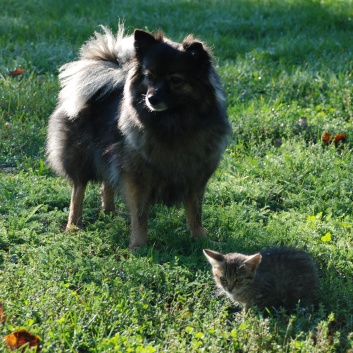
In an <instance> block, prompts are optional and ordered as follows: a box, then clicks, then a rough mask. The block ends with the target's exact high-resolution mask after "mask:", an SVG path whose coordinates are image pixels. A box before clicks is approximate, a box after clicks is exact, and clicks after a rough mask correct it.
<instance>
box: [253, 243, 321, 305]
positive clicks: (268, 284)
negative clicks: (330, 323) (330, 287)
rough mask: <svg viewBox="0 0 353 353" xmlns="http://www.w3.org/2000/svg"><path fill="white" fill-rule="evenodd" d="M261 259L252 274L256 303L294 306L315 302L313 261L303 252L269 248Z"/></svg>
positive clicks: (263, 252) (315, 274)
mask: <svg viewBox="0 0 353 353" xmlns="http://www.w3.org/2000/svg"><path fill="white" fill-rule="evenodd" d="M260 253H261V255H262V261H261V263H260V265H259V266H258V268H257V271H256V273H255V277H254V282H253V283H254V289H255V290H256V292H257V298H256V300H255V301H256V305H257V306H258V307H260V308H264V307H276V308H278V307H281V306H282V307H284V308H294V307H295V306H296V305H297V304H298V301H299V303H300V305H301V306H308V305H312V304H314V303H315V299H316V298H315V297H316V289H317V283H318V277H317V270H316V267H315V264H314V262H313V260H312V258H311V257H310V255H309V254H307V253H306V252H304V251H301V250H298V249H293V248H271V249H268V250H264V251H261V252H260Z"/></svg>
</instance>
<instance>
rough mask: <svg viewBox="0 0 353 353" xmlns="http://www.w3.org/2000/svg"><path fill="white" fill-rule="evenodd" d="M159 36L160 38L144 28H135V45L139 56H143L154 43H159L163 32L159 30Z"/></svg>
mask: <svg viewBox="0 0 353 353" xmlns="http://www.w3.org/2000/svg"><path fill="white" fill-rule="evenodd" d="M157 37H158V38H156V37H155V36H154V35H153V34H151V33H148V32H146V31H143V30H142V29H135V31H134V47H135V50H136V55H137V57H141V56H143V55H144V53H146V52H147V51H148V50H149V49H150V48H151V47H152V46H153V45H155V44H158V43H159V42H160V41H161V40H162V37H163V35H162V32H158V36H157Z"/></svg>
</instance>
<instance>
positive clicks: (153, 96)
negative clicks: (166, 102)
mask: <svg viewBox="0 0 353 353" xmlns="http://www.w3.org/2000/svg"><path fill="white" fill-rule="evenodd" d="M147 99H148V101H149V102H150V104H151V105H153V106H157V105H158V104H159V103H161V98H160V96H159V94H158V93H155V92H154V93H150V94H148V95H147Z"/></svg>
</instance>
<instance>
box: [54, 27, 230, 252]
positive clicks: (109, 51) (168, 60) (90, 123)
mask: <svg viewBox="0 0 353 353" xmlns="http://www.w3.org/2000/svg"><path fill="white" fill-rule="evenodd" d="M103 31H104V33H103V34H101V33H95V36H94V37H93V38H91V39H90V40H89V41H88V42H87V43H86V44H85V45H84V46H83V47H82V48H81V51H80V58H79V60H78V61H75V62H72V63H68V64H66V65H64V66H63V67H62V68H61V69H60V75H59V79H60V83H61V91H60V93H59V98H58V105H57V107H56V110H55V111H54V112H53V114H52V115H51V117H50V119H49V124H48V134H47V156H48V160H49V163H50V164H51V166H52V167H53V169H54V170H55V171H56V172H57V173H58V174H60V175H62V176H64V177H66V178H68V179H69V180H70V181H71V182H72V196H71V203H70V213H69V219H68V224H67V229H72V228H73V227H75V226H78V227H80V226H82V207H83V198H84V192H85V188H86V185H87V183H88V182H89V181H99V182H102V191H101V197H102V204H103V208H104V210H105V211H106V212H111V211H115V206H114V192H115V190H116V189H118V190H120V191H121V192H122V195H123V196H124V198H125V200H126V203H127V206H128V209H129V211H130V216H131V227H132V234H131V238H130V248H131V249H135V248H137V247H139V246H141V245H144V244H145V243H146V241H147V218H148V210H149V207H150V205H152V204H154V203H157V202H162V203H165V204H168V205H169V204H175V203H178V202H183V203H184V205H185V211H186V217H187V220H188V225H189V228H190V231H191V235H192V236H193V237H204V236H205V232H204V230H203V228H202V225H201V210H202V200H203V196H204V192H205V188H206V184H207V182H208V180H209V178H210V176H211V175H212V174H213V172H214V171H215V170H216V168H217V166H218V164H219V161H220V158H221V155H222V153H223V151H224V148H225V145H226V140H227V136H228V134H229V130H230V127H229V123H228V118H227V114H226V106H225V97H224V92H223V89H222V87H221V84H220V80H219V77H218V75H217V73H216V71H215V69H214V66H213V64H212V57H211V55H210V52H209V50H208V49H207V48H206V46H205V45H204V44H203V43H202V42H200V41H198V40H196V39H194V38H193V37H192V36H188V37H187V38H185V40H184V41H183V42H182V43H175V42H172V41H170V40H169V39H167V38H165V37H164V36H163V34H162V33H157V34H156V35H152V34H150V33H147V32H144V31H141V30H135V32H134V34H133V35H132V36H125V35H124V30H123V28H122V27H121V28H120V29H119V31H118V34H117V35H116V36H114V35H113V34H112V33H111V32H110V31H109V30H108V29H107V28H104V27H103Z"/></svg>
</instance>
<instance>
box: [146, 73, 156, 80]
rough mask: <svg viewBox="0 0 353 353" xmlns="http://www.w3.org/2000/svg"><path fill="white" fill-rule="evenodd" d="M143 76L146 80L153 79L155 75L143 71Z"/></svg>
mask: <svg viewBox="0 0 353 353" xmlns="http://www.w3.org/2000/svg"><path fill="white" fill-rule="evenodd" d="M145 78H146V80H147V81H153V80H154V78H155V76H154V74H153V73H152V72H145Z"/></svg>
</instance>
